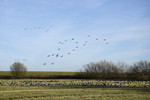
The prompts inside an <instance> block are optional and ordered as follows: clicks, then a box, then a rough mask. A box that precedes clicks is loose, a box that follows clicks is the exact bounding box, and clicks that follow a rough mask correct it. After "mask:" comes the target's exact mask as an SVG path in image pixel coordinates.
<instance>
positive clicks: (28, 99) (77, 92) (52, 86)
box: [0, 79, 150, 100]
mask: <svg viewBox="0 0 150 100" xmlns="http://www.w3.org/2000/svg"><path fill="white" fill-rule="evenodd" d="M0 84H1V85H0V100H9V99H21V100H22V99H23V100H35V99H39V100H42V99H43V100H46V99H47V100H49V99H51V100H58V99H60V100H70V99H73V100H76V99H79V100H87V99H89V100H99V99H101V100H112V99H114V100H149V99H150V95H149V94H150V82H149V81H112V80H110V81H103V80H75V79H53V80H50V79H48V80H46V79H44V80H41V79H32V80H31V79H15V80H12V79H11V80H0Z"/></svg>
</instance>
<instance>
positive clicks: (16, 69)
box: [10, 62, 27, 78]
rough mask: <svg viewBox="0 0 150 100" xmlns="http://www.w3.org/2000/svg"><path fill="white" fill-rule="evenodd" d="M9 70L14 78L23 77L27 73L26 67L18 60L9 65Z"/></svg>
mask: <svg viewBox="0 0 150 100" xmlns="http://www.w3.org/2000/svg"><path fill="white" fill-rule="evenodd" d="M10 72H11V75H12V76H13V77H14V78H23V77H25V76H26V74H27V68H26V67H25V66H24V64H22V63H20V62H14V63H13V64H12V65H11V66H10Z"/></svg>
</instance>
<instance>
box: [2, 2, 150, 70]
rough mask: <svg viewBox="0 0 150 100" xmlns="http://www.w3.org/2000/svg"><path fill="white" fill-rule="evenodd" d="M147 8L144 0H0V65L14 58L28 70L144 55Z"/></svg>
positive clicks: (149, 49)
mask: <svg viewBox="0 0 150 100" xmlns="http://www.w3.org/2000/svg"><path fill="white" fill-rule="evenodd" d="M149 9H150V1H149V0H0V56H1V57H0V71H8V70H9V68H10V65H11V64H12V63H13V62H15V61H19V62H22V63H24V64H25V65H26V66H27V68H28V70H29V71H78V70H79V69H81V68H82V66H83V65H85V64H88V63H90V62H97V61H100V60H108V61H113V62H118V61H123V62H126V63H128V64H132V63H134V62H137V61H139V60H148V61H149V60H150V46H149V44H150V11H149ZM88 35H90V37H88ZM72 38H74V40H71V39H72ZM96 38H98V40H96ZM104 39H106V41H104ZM65 40H67V42H65ZM60 41H61V43H63V44H60V43H58V42H60ZM85 41H87V43H85ZM75 42H78V43H75ZM106 43H108V44H106ZM83 44H86V45H85V46H83ZM77 46H78V48H76V47H77ZM59 48H60V50H58V49H59ZM73 50H75V51H73ZM68 53H70V54H68ZM52 54H54V55H55V57H54V56H50V57H47V55H52ZM57 54H58V55H59V56H58V57H56V55H57ZM62 55H63V57H61V56H62ZM53 62H54V64H53V65H51V63H53ZM44 63H46V65H43V64H44Z"/></svg>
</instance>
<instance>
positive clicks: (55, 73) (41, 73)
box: [0, 71, 77, 75]
mask: <svg viewBox="0 0 150 100" xmlns="http://www.w3.org/2000/svg"><path fill="white" fill-rule="evenodd" d="M75 73H77V72H48V71H28V73H27V75H74V74H75ZM0 75H11V74H10V72H9V71H0Z"/></svg>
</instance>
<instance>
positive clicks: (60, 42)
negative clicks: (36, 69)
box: [43, 35, 108, 65]
mask: <svg viewBox="0 0 150 100" xmlns="http://www.w3.org/2000/svg"><path fill="white" fill-rule="evenodd" d="M87 37H88V38H90V37H91V35H88V36H87ZM98 40H99V38H95V41H98ZM67 41H72V42H73V43H74V44H75V45H76V46H75V48H74V49H72V50H71V51H70V52H68V53H67V55H70V54H71V52H74V51H75V50H76V49H78V48H79V47H80V46H86V44H87V42H88V41H87V40H86V41H84V42H83V43H82V44H79V43H80V42H78V41H76V40H75V38H71V39H69V40H64V41H63V42H62V41H59V42H58V44H59V45H64V44H65V43H66V42H67ZM103 41H104V42H105V44H108V42H107V40H106V39H103ZM79 45H80V46H79ZM57 51H61V48H57ZM50 57H55V58H59V57H61V58H62V57H64V55H60V54H59V53H52V54H48V55H47V58H50ZM50 64H51V65H54V64H55V62H51V63H50ZM43 65H47V63H46V62H45V63H43Z"/></svg>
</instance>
